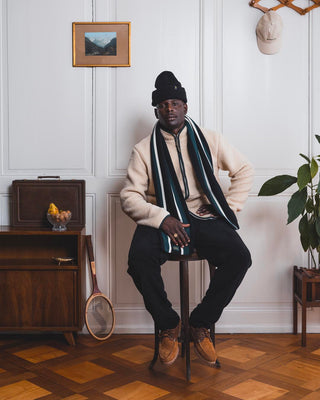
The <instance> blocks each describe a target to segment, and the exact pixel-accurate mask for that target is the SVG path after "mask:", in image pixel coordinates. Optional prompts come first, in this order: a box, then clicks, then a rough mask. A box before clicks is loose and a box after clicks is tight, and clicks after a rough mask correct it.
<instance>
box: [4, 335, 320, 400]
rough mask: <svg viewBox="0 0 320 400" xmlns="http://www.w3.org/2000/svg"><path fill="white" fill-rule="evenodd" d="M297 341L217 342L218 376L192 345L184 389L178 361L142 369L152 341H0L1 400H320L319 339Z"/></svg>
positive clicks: (220, 338) (249, 338)
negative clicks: (188, 377) (189, 372)
mask: <svg viewBox="0 0 320 400" xmlns="http://www.w3.org/2000/svg"><path fill="white" fill-rule="evenodd" d="M300 341H301V337H300V335H291V334H276V335H272V334H250V335H246V334H232V335H227V334H223V335H217V337H216V349H217V353H218V357H219V359H220V361H221V364H222V367H221V369H214V368H210V367H208V366H206V365H204V364H203V363H202V362H201V361H200V360H199V359H198V358H197V357H196V356H195V353H194V351H193V344H191V382H187V381H186V379H185V376H186V375H185V360H184V359H183V358H181V357H179V358H178V359H177V361H176V362H175V363H174V364H173V365H172V366H170V367H168V366H164V365H162V364H161V363H160V362H159V361H158V362H157V363H156V364H155V366H154V369H153V370H149V368H148V366H149V362H150V361H151V359H152V357H153V345H154V337H153V335H112V337H111V338H110V340H107V341H103V342H100V341H97V340H94V339H93V338H92V337H90V336H88V335H79V337H78V339H77V344H76V346H69V345H68V344H67V343H66V342H65V340H64V338H63V336H62V335H45V334H42V335H13V336H12V337H10V336H9V335H3V336H2V335H0V399H1V400H2V399H6V400H37V399H41V400H42V399H43V400H118V399H121V400H126V399H130V400H180V399H181V400H182V399H183V400H212V399H214V400H273V399H275V400H277V399H279V400H320V335H319V334H310V335H309V334H308V340H307V346H306V347H304V348H302V347H301V346H300ZM4 393H5V396H7V397H4ZM22 394H23V397H21V395H22ZM8 396H11V397H8ZM19 396H20V397H19Z"/></svg>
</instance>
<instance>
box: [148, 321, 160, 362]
mask: <svg viewBox="0 0 320 400" xmlns="http://www.w3.org/2000/svg"><path fill="white" fill-rule="evenodd" d="M158 356H159V328H158V326H157V324H156V323H155V324H154V353H153V359H152V361H151V362H150V364H149V369H152V368H153V366H154V364H155V363H156V361H157V359H158Z"/></svg>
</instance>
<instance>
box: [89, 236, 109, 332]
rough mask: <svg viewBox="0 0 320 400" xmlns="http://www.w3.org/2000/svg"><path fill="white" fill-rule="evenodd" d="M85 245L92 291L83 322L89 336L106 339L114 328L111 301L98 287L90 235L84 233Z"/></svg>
mask: <svg viewBox="0 0 320 400" xmlns="http://www.w3.org/2000/svg"><path fill="white" fill-rule="evenodd" d="M86 245H87V251H88V258H89V263H90V271H91V278H92V293H91V296H90V297H89V298H88V300H87V303H86V310H85V323H86V326H87V328H88V331H89V333H90V335H91V336H93V337H94V338H95V339H97V340H106V339H108V337H110V336H111V335H112V332H113V330H114V325H115V316H114V310H113V306H112V303H111V301H110V300H109V299H108V297H107V296H105V295H104V294H103V293H101V291H100V289H99V288H98V283H97V276H96V266H95V261H94V257H93V247H92V241H91V235H86Z"/></svg>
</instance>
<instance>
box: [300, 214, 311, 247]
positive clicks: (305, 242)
mask: <svg viewBox="0 0 320 400" xmlns="http://www.w3.org/2000/svg"><path fill="white" fill-rule="evenodd" d="M308 228H309V224H308V216H307V214H305V215H304V216H303V217H302V218H301V219H300V222H299V232H300V241H301V244H302V247H303V250H304V251H307V250H308V247H309V229H308Z"/></svg>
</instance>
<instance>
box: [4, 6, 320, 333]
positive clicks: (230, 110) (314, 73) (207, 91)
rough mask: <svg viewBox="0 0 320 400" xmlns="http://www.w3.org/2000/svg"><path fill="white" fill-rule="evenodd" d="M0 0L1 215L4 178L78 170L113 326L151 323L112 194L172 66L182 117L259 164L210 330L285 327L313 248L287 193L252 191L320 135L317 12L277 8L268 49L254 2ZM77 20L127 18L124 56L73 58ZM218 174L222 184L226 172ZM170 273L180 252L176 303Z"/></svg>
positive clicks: (197, 288) (125, 224)
mask: <svg viewBox="0 0 320 400" xmlns="http://www.w3.org/2000/svg"><path fill="white" fill-rule="evenodd" d="M273 3H274V2H273ZM300 3H303V1H302V2H300ZM0 5H1V9H0V11H1V22H2V23H1V31H0V35H1V38H0V46H1V47H0V56H1V64H0V68H1V70H0V85H1V98H0V116H1V125H0V151H1V155H0V157H1V163H0V224H2V225H7V224H10V213H9V210H10V201H11V195H10V184H11V182H12V180H14V179H20V178H23V179H34V178H36V177H37V176H38V175H60V176H61V177H62V178H75V179H85V180H86V183H87V199H86V200H87V205H86V211H87V232H88V233H92V235H93V238H94V241H95V252H96V261H97V263H96V264H97V269H98V270H97V274H98V281H99V286H100V288H101V289H102V290H103V291H104V292H105V293H106V294H107V295H108V296H110V298H111V300H112V302H113V304H114V306H115V309H116V318H117V326H116V332H121V333H122V332H125V333H127V332H151V331H152V329H153V324H152V321H151V318H150V316H149V315H148V314H147V313H146V311H145V310H144V306H143V303H142V299H141V297H140V295H139V294H138V292H137V291H136V289H135V287H134V286H133V283H132V282H131V279H130V278H129V276H127V274H126V264H127V253H128V248H129V245H130V241H131V236H132V233H133V231H134V227H135V226H134V223H133V222H132V221H130V220H129V219H128V217H126V216H125V215H124V214H123V213H122V211H121V208H120V203H119V191H120V189H121V186H122V183H123V179H124V176H125V173H126V167H127V162H128V158H129V155H130V152H131V148H132V146H133V145H134V144H135V143H136V142H137V141H138V140H139V139H141V138H143V137H144V136H146V135H147V134H149V133H150V131H151V129H152V126H153V124H154V115H153V109H152V107H151V92H152V90H153V86H154V80H155V78H156V76H157V75H158V73H160V72H161V71H162V70H165V69H168V70H172V71H173V72H174V73H175V74H176V76H177V77H178V79H179V80H180V81H181V82H182V83H183V86H184V87H185V88H186V90H187V94H188V99H189V114H190V116H192V117H193V118H194V119H195V120H197V121H198V122H199V123H200V124H202V125H203V126H206V127H208V128H212V129H218V130H220V131H221V132H222V133H223V134H224V135H226V137H227V138H228V139H229V140H230V141H231V142H232V143H234V144H235V145H236V146H237V147H238V148H239V149H240V150H241V151H242V152H243V153H244V154H246V155H247V156H248V158H249V159H250V160H251V161H252V162H253V163H254V165H255V167H256V178H255V183H254V188H253V190H252V192H251V193H250V197H249V200H248V202H247V205H246V208H245V210H244V211H243V212H242V213H241V214H240V215H239V220H240V224H241V226H242V228H241V230H240V234H241V236H242V237H243V239H244V240H245V242H246V244H247V245H248V247H249V248H250V250H251V252H252V257H253V265H252V268H251V269H250V270H249V272H248V275H247V277H246V279H245V281H244V282H243V284H242V286H241V287H240V289H239V291H238V292H237V294H236V296H235V298H234V300H233V301H232V303H231V304H230V305H229V306H228V308H227V309H226V310H225V313H224V314H223V316H222V318H221V320H220V321H219V323H218V325H217V330H218V332H290V331H291V326H292V304H291V302H292V284H291V281H292V267H293V265H295V264H297V265H301V266H302V265H306V263H307V257H306V255H305V253H303V252H302V250H301V246H300V244H299V238H298V234H297V226H296V224H294V223H293V224H291V225H289V226H286V204H287V201H288V198H289V195H290V193H285V194H282V195H279V196H277V197H273V198H260V197H257V193H258V190H259V188H260V187H261V185H262V183H263V182H264V181H265V180H266V179H268V178H269V177H271V176H274V175H275V174H280V173H290V174H294V173H295V172H296V169H297V167H298V165H299V162H300V160H299V156H298V154H299V153H300V152H304V153H308V152H312V150H313V146H314V145H315V143H314V140H313V137H314V134H315V133H318V134H319V132H320V117H319V112H318V110H319V107H320V94H319V93H320V77H319V74H318V71H319V70H320V43H319V42H320V9H316V10H314V11H312V12H311V13H309V14H307V15H305V16H300V15H298V14H297V13H296V12H294V11H293V10H290V9H286V8H282V9H280V10H279V11H278V13H279V14H280V15H281V17H282V19H283V22H284V31H283V45H282V49H281V51H280V53H278V54H276V55H273V56H266V55H263V54H261V53H260V52H259V50H258V48H257V45H256V38H255V27H256V24H257V22H258V20H259V18H260V17H261V16H262V13H261V11H259V10H257V9H254V8H252V7H249V5H248V1H244V0H243V1H239V0H224V1H222V0H175V1H172V0H163V1H161V2H156V1H155V0H80V1H79V0H56V1H54V2H52V1H49V0H28V1H24V0H0ZM272 5H273V4H272ZM74 21H131V24H132V26H131V27H132V35H131V39H132V60H131V61H132V66H131V67H129V68H74V67H72V22H74ZM58 150H59V155H58V152H57V151H58ZM316 151H318V149H315V152H316ZM222 180H223V184H224V185H227V182H228V179H227V176H226V175H224V176H223V177H222ZM177 270H178V268H177V265H175V264H174V263H171V264H170V263H168V264H166V265H165V266H164V277H165V281H166V284H167V288H168V293H169V297H170V299H171V300H172V301H173V303H174V306H175V307H178V299H179V296H178V271H177ZM207 281H208V271H207V267H206V265H205V264H204V265H201V264H200V263H196V265H195V266H194V267H192V268H191V278H190V282H191V288H190V289H191V295H190V299H191V303H192V305H195V304H196V303H197V302H198V301H199V299H200V298H201V296H202V295H203V293H204V291H205V289H206V285H207ZM87 293H88V294H89V293H90V280H89V275H88V274H87ZM318 321H319V313H318V310H312V311H309V312H308V330H309V331H319V328H320V326H319V323H318Z"/></svg>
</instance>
